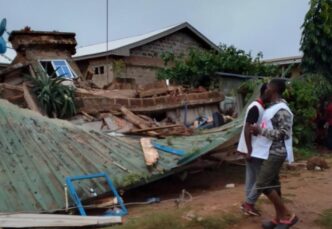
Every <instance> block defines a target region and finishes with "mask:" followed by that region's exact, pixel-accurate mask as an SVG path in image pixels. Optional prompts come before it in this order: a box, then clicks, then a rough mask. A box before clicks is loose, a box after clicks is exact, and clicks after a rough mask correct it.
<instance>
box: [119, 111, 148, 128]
mask: <svg viewBox="0 0 332 229" xmlns="http://www.w3.org/2000/svg"><path fill="white" fill-rule="evenodd" d="M120 110H121V112H122V113H123V114H124V115H125V117H126V119H127V120H128V121H129V122H131V123H133V124H135V125H136V126H138V127H140V128H142V129H146V128H150V126H149V123H148V122H147V121H145V120H144V119H142V118H141V117H139V116H137V115H135V114H134V113H133V112H131V111H130V110H128V109H127V108H126V107H123V106H122V107H121V108H120Z"/></svg>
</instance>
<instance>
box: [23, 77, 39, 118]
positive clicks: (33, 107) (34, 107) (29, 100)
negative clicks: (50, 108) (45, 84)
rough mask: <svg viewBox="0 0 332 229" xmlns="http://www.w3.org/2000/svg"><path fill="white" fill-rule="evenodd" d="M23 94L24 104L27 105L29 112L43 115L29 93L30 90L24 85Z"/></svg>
mask: <svg viewBox="0 0 332 229" xmlns="http://www.w3.org/2000/svg"><path fill="white" fill-rule="evenodd" d="M23 93H24V99H25V102H26V103H27V105H28V107H29V108H30V109H31V110H33V111H35V112H38V113H39V114H43V112H42V110H41V109H40V108H39V107H38V105H37V102H36V101H35V99H34V96H33V95H32V94H31V93H30V90H29V88H28V86H27V85H26V83H23Z"/></svg>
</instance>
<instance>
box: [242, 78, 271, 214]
mask: <svg viewBox="0 0 332 229" xmlns="http://www.w3.org/2000/svg"><path fill="white" fill-rule="evenodd" d="M266 87H267V84H266V83H265V84H263V85H262V87H261V89H260V97H259V98H258V99H257V100H256V101H254V102H252V103H251V104H250V105H249V106H248V108H247V112H246V116H245V119H244V120H245V122H244V124H243V128H242V132H241V136H240V140H239V145H238V148H237V151H238V152H240V153H242V154H245V157H246V178H245V194H246V198H245V202H244V203H243V204H242V205H241V209H242V211H243V212H244V214H246V215H253V216H259V215H260V214H259V212H258V211H257V209H256V208H255V203H256V201H257V199H258V193H257V190H256V178H257V176H258V173H259V170H260V167H261V164H262V162H263V160H262V159H260V158H257V157H256V155H252V142H253V141H254V140H255V139H256V136H252V134H251V133H250V125H252V124H255V123H257V124H260V122H261V120H262V117H263V112H264V107H265V104H264V103H265V100H264V98H265V97H264V92H265V90H266Z"/></svg>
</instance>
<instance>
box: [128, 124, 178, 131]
mask: <svg viewBox="0 0 332 229" xmlns="http://www.w3.org/2000/svg"><path fill="white" fill-rule="evenodd" d="M180 126H182V125H179V124H173V125H167V126H157V127H151V128H146V129H140V130H132V131H130V132H129V133H141V132H146V131H151V130H160V129H167V128H174V127H180Z"/></svg>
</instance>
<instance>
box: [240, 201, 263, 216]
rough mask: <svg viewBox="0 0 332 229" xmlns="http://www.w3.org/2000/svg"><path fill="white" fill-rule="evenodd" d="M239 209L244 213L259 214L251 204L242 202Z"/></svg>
mask: <svg viewBox="0 0 332 229" xmlns="http://www.w3.org/2000/svg"><path fill="white" fill-rule="evenodd" d="M241 209H242V211H243V213H244V214H245V215H252V216H260V215H261V214H260V213H259V211H258V210H257V209H256V208H255V207H254V205H253V204H248V203H243V204H242V205H241Z"/></svg>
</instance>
